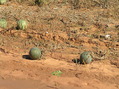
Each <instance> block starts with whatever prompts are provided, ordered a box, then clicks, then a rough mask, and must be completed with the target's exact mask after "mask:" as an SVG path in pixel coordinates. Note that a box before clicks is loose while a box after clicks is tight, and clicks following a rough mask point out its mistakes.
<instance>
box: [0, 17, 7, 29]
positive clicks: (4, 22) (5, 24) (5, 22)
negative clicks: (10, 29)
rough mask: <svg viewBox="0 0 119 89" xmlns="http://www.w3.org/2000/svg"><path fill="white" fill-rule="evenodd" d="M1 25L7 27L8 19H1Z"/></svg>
mask: <svg viewBox="0 0 119 89" xmlns="http://www.w3.org/2000/svg"><path fill="white" fill-rule="evenodd" d="M0 27H1V28H6V27H7V21H6V20H5V19H0Z"/></svg>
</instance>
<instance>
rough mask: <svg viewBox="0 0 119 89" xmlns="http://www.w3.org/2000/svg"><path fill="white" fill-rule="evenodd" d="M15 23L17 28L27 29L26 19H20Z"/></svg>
mask: <svg viewBox="0 0 119 89" xmlns="http://www.w3.org/2000/svg"><path fill="white" fill-rule="evenodd" d="M17 25H18V29H21V30H24V29H27V25H28V23H27V21H25V20H22V19H21V20H19V21H18V23H17Z"/></svg>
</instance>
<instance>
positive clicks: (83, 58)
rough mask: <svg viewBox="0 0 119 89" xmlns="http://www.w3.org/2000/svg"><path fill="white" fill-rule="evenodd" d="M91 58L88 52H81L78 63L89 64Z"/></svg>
mask: <svg viewBox="0 0 119 89" xmlns="http://www.w3.org/2000/svg"><path fill="white" fill-rule="evenodd" d="M92 60H93V58H92V55H91V53H90V52H88V51H87V52H83V53H82V54H81V55H80V63H81V64H89V63H91V62H92Z"/></svg>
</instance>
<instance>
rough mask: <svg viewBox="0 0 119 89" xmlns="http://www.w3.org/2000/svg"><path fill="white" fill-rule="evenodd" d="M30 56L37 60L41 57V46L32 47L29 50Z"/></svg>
mask: <svg viewBox="0 0 119 89" xmlns="http://www.w3.org/2000/svg"><path fill="white" fill-rule="evenodd" d="M29 56H30V58H31V59H33V60H36V59H40V58H41V50H40V49H39V48H36V47H34V48H31V50H30V52H29Z"/></svg>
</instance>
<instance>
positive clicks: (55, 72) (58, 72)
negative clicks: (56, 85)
mask: <svg viewBox="0 0 119 89" xmlns="http://www.w3.org/2000/svg"><path fill="white" fill-rule="evenodd" d="M61 74H62V72H61V71H60V70H58V71H54V72H52V75H55V76H60V75H61Z"/></svg>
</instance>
